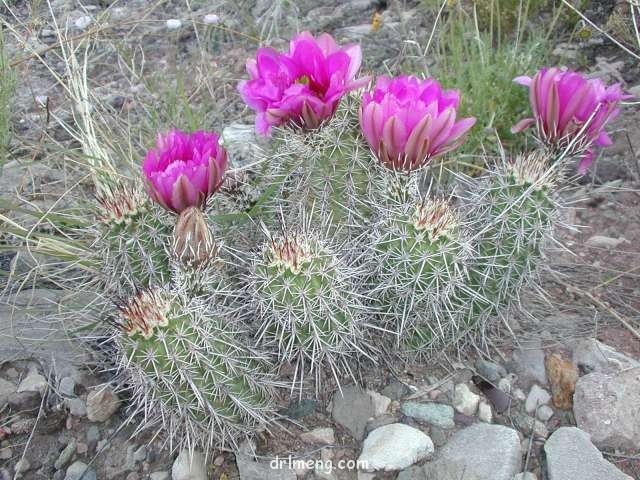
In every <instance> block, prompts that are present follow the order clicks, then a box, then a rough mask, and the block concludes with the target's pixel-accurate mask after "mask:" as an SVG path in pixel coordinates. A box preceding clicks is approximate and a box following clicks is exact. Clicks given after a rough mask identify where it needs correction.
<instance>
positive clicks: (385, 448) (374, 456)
mask: <svg viewBox="0 0 640 480" xmlns="http://www.w3.org/2000/svg"><path fill="white" fill-rule="evenodd" d="M433 450H434V447H433V442H432V441H431V439H430V438H429V436H428V435H425V434H424V433H423V432H421V431H420V430H418V429H417V428H413V427H410V426H409V425H405V424H403V423H392V424H391V425H385V426H384V427H380V428H377V429H375V430H374V431H372V432H371V433H370V434H369V436H367V438H366V439H365V441H364V444H363V446H362V453H361V454H360V457H359V458H358V462H359V463H360V465H362V468H363V469H364V470H368V471H376V470H402V469H403V468H407V467H409V466H410V465H413V464H414V463H416V462H419V461H420V460H422V459H424V458H427V457H428V456H429V455H431V454H432V453H433Z"/></svg>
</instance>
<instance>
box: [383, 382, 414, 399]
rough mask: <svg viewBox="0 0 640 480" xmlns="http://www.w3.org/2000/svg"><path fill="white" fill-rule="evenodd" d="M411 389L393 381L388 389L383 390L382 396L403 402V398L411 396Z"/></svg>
mask: <svg viewBox="0 0 640 480" xmlns="http://www.w3.org/2000/svg"><path fill="white" fill-rule="evenodd" d="M410 392H411V389H410V388H409V387H407V386H406V385H405V384H404V383H402V382H398V381H396V380H393V381H392V382H390V383H389V385H387V386H386V387H384V388H383V389H382V394H383V395H384V396H386V397H389V398H390V399H391V400H401V399H402V397H404V396H405V395H407V394H409V393H410Z"/></svg>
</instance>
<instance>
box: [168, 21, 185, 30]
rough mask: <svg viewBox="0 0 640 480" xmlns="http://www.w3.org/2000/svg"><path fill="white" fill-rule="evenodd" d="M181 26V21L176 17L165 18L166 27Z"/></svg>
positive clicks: (176, 28)
mask: <svg viewBox="0 0 640 480" xmlns="http://www.w3.org/2000/svg"><path fill="white" fill-rule="evenodd" d="M180 27H182V21H181V20H179V19H177V18H170V19H169V20H167V28H168V29H169V30H178V29H179V28H180Z"/></svg>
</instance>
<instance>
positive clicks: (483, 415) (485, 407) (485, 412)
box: [478, 401, 493, 423]
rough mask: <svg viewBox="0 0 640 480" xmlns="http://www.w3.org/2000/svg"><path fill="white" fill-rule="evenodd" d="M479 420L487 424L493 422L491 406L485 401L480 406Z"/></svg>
mask: <svg viewBox="0 0 640 480" xmlns="http://www.w3.org/2000/svg"><path fill="white" fill-rule="evenodd" d="M478 418H479V419H480V420H481V421H483V422H485V423H491V422H493V412H492V411H491V405H489V404H488V403H487V402H485V401H481V402H480V404H479V405H478Z"/></svg>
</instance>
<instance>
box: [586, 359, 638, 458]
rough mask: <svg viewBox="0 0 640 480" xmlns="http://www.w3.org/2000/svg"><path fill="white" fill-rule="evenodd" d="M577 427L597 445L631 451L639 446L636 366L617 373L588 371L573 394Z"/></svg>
mask: <svg viewBox="0 0 640 480" xmlns="http://www.w3.org/2000/svg"><path fill="white" fill-rule="evenodd" d="M573 413H574V415H575V418H576V423H577V425H578V427H580V428H581V429H582V430H584V431H585V432H587V433H588V434H589V435H591V441H592V442H593V443H594V444H595V445H596V446H597V447H598V448H619V449H622V450H630V451H635V450H637V448H638V445H640V368H632V369H630V370H627V371H623V372H621V373H618V374H605V373H600V372H594V373H590V374H589V375H585V376H584V377H581V378H580V379H579V380H578V383H577V384H576V392H575V394H574V397H573Z"/></svg>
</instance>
